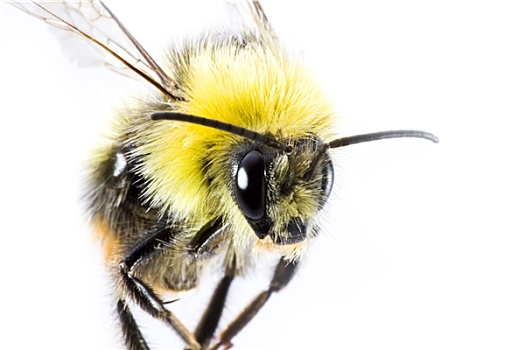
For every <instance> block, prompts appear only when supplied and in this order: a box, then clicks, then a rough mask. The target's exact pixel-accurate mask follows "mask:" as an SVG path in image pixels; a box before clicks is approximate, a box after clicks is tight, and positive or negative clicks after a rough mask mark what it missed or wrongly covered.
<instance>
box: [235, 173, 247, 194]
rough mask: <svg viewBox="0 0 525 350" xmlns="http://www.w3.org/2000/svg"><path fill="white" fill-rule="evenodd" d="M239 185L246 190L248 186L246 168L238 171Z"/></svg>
mask: <svg viewBox="0 0 525 350" xmlns="http://www.w3.org/2000/svg"><path fill="white" fill-rule="evenodd" d="M237 187H239V188H240V189H241V190H246V189H247V188H248V174H247V173H246V169H244V168H240V169H239V172H238V173H237Z"/></svg>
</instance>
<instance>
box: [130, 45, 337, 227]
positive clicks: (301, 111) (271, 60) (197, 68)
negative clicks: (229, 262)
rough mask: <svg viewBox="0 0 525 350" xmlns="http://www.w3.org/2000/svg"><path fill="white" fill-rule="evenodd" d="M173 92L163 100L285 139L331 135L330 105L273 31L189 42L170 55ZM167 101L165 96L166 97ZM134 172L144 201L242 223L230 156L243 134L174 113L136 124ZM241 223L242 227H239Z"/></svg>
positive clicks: (186, 216)
mask: <svg viewBox="0 0 525 350" xmlns="http://www.w3.org/2000/svg"><path fill="white" fill-rule="evenodd" d="M172 57H173V58H172V59H173V61H174V62H173V64H174V65H175V73H174V75H175V77H176V79H175V80H176V82H177V84H178V86H177V87H178V93H179V94H180V95H181V96H182V97H183V98H184V99H185V101H183V102H176V103H174V104H172V105H169V106H166V107H163V108H171V110H174V111H175V110H176V111H180V112H184V113H188V114H193V115H197V116H202V117H207V118H211V119H217V120H221V121H224V122H227V123H231V124H234V125H237V126H240V127H244V128H247V129H251V130H254V131H257V132H260V133H263V134H267V135H272V136H273V137H275V138H276V139H278V140H281V141H282V142H285V143H287V141H288V140H290V139H294V138H299V137H305V136H316V137H318V138H319V139H321V140H326V138H327V137H329V136H330V135H331V126H332V122H333V120H332V114H331V106H330V104H329V102H328V101H327V100H326V98H325V96H324V95H323V93H322V92H321V89H320V87H319V86H318V85H317V84H316V82H315V81H314V80H313V79H312V77H311V76H310V74H309V73H308V72H307V71H306V70H305V68H304V67H303V66H302V63H301V62H300V60H299V59H298V58H297V57H294V56H290V55H289V54H288V53H287V52H286V51H285V50H284V49H283V48H281V47H280V46H279V45H278V44H277V43H276V42H275V41H274V39H272V38H266V39H264V40H258V41H254V42H251V43H248V44H247V45H246V46H245V47H242V48H240V47H239V46H235V45H226V44H223V45H216V44H215V43H213V42H212V43H211V44H210V43H208V44H206V43H205V44H202V43H200V44H192V45H190V46H189V48H188V49H186V50H185V51H183V52H181V53H175V54H173V56H172ZM170 103H172V102H170ZM143 127H144V128H146V129H147V131H142V132H141V136H140V138H142V140H141V141H142V142H140V143H141V144H142V146H140V147H139V149H138V152H139V153H140V154H141V156H142V157H143V164H142V167H141V172H142V174H143V175H144V177H145V178H146V179H147V181H148V188H147V190H146V193H145V196H146V198H147V199H148V200H149V202H150V205H152V206H153V207H156V208H159V209H161V211H162V212H166V213H169V214H170V215H171V217H173V218H175V219H179V220H180V219H182V220H197V221H206V220H209V219H210V218H214V217H217V216H223V217H226V219H228V220H231V221H230V222H232V224H233V225H234V226H237V227H234V228H235V229H246V227H247V226H246V225H245V224H243V223H244V220H243V218H242V214H240V211H239V209H238V207H237V205H236V203H235V200H234V197H233V195H232V191H231V186H230V185H231V177H232V169H231V164H230V159H231V158H230V157H231V154H232V152H233V151H234V150H235V149H236V148H238V146H239V144H240V143H242V142H246V140H245V139H244V138H242V137H239V136H235V135H231V134H229V133H227V132H224V131H220V130H215V129H212V128H208V127H203V126H200V125H195V124H188V123H180V122H173V121H155V122H148V124H147V126H143ZM241 226H243V227H241Z"/></svg>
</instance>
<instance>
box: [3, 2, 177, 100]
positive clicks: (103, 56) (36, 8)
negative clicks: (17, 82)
mask: <svg viewBox="0 0 525 350" xmlns="http://www.w3.org/2000/svg"><path fill="white" fill-rule="evenodd" d="M10 4H11V5H13V6H15V7H17V8H19V9H20V10H22V11H24V12H26V13H28V14H29V15H31V16H33V17H36V18H38V19H39V20H41V21H44V22H46V23H48V24H50V25H51V26H53V27H56V28H59V29H61V30H63V31H64V33H66V34H67V32H69V33H73V34H75V35H76V36H78V37H81V38H83V39H85V40H87V41H88V42H89V43H90V44H91V46H94V48H95V50H96V51H97V52H98V53H99V56H98V57H94V55H93V54H90V53H89V52H87V51H86V50H84V51H83V52H82V48H81V47H75V51H77V48H78V51H81V52H82V54H79V52H78V51H77V52H75V57H74V59H75V60H76V61H78V62H79V63H80V64H81V65H86V64H88V65H90V64H93V63H94V62H95V61H100V60H102V61H103V62H104V63H105V64H108V65H109V66H110V67H111V68H112V69H114V70H116V71H118V72H119V73H125V74H126V75H128V74H127V73H128V72H129V71H133V72H134V73H136V74H138V75H139V76H141V77H143V78H144V79H146V80H147V81H148V82H149V83H150V84H152V85H153V86H155V87H156V88H157V89H159V90H160V91H162V92H163V93H165V94H167V95H168V96H170V97H172V98H174V99H176V100H182V97H180V96H178V95H177V94H176V90H177V86H176V84H175V82H173V80H172V79H170V78H169V77H168V76H167V75H166V73H165V72H164V71H163V70H162V68H160V66H159V65H158V64H157V63H156V62H155V60H154V59H153V58H152V57H151V56H150V55H149V54H148V53H147V52H146V50H144V48H143V47H142V45H140V43H139V42H138V41H137V40H136V39H135V38H134V37H133V35H131V33H130V32H129V31H128V30H127V29H126V27H124V25H123V24H122V23H121V22H120V20H119V19H118V18H117V17H116V16H115V15H114V14H113V13H112V12H111V11H110V10H109V8H107V7H106V5H104V3H103V2H101V1H95V0H90V1H74V2H69V1H61V2H46V3H37V2H34V1H31V2H13V3H10ZM67 39H68V38H67V36H63V37H62V40H67ZM68 44H69V43H68ZM71 44H73V45H74V43H71Z"/></svg>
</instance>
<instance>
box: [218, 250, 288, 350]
mask: <svg viewBox="0 0 525 350" xmlns="http://www.w3.org/2000/svg"><path fill="white" fill-rule="evenodd" d="M296 268H297V263H295V262H290V261H286V260H284V258H281V260H280V261H279V263H278V264H277V267H276V268H275V272H274V274H273V278H272V281H271V282H270V286H269V287H268V289H267V290H265V291H263V292H261V293H260V294H259V295H258V296H257V297H255V299H253V300H252V302H251V303H250V304H248V306H246V307H245V308H244V310H243V311H242V312H241V313H240V315H239V316H237V318H236V319H235V320H233V321H232V322H231V323H230V324H229V325H228V327H227V328H226V329H225V330H224V331H223V332H222V333H221V336H220V341H219V342H218V343H217V344H215V346H213V347H212V348H211V349H212V350H217V349H219V347H221V346H224V347H225V348H226V349H229V348H231V347H232V346H233V344H232V343H231V340H232V339H233V338H234V337H235V336H236V335H237V334H238V333H239V332H240V331H241V330H242V329H243V328H244V327H246V325H247V324H248V323H249V322H250V321H251V320H252V319H253V317H254V316H255V315H256V314H257V313H258V312H259V310H260V309H261V308H262V307H263V306H264V304H266V302H267V301H268V299H270V296H271V295H272V293H274V292H278V291H280V290H281V289H283V288H284V287H286V285H287V284H288V283H289V282H290V280H291V279H292V277H293V275H294V273H295V270H296Z"/></svg>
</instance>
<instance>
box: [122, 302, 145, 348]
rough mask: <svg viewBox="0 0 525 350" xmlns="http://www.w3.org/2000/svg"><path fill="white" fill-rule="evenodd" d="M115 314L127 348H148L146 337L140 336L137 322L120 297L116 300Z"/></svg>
mask: <svg viewBox="0 0 525 350" xmlns="http://www.w3.org/2000/svg"><path fill="white" fill-rule="evenodd" d="M117 315H118V319H119V321H120V324H121V325H122V334H123V336H124V342H125V344H126V346H127V348H128V349H133V350H146V349H149V347H148V344H147V343H146V339H144V337H143V336H142V333H141V332H140V330H139V327H138V325H137V322H136V321H135V318H134V317H133V314H132V313H131V311H130V310H129V306H128V305H127V303H126V302H125V301H124V300H122V299H119V300H118V302H117Z"/></svg>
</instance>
